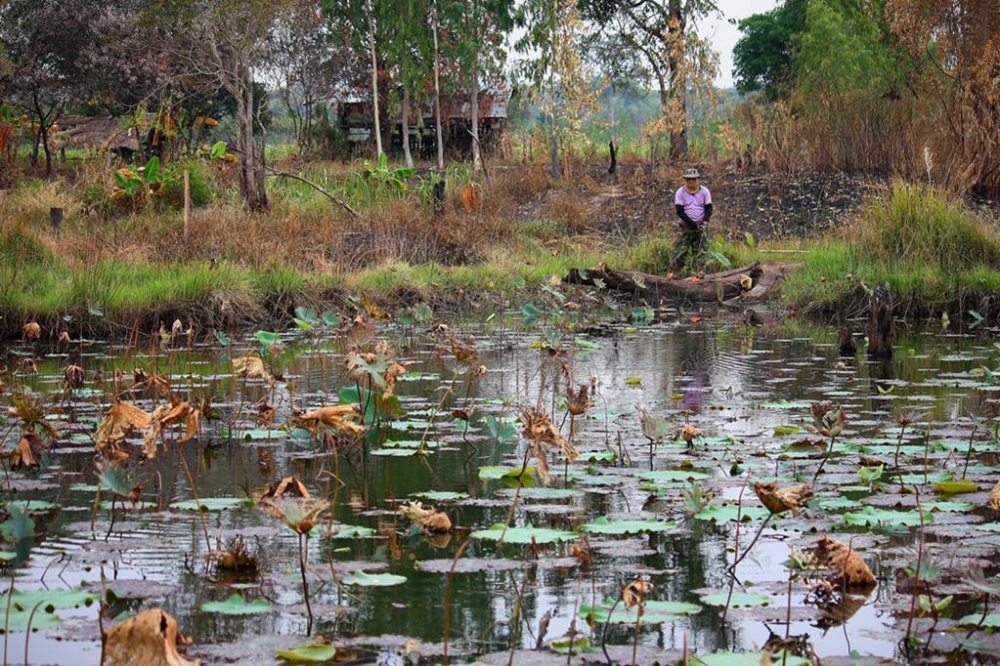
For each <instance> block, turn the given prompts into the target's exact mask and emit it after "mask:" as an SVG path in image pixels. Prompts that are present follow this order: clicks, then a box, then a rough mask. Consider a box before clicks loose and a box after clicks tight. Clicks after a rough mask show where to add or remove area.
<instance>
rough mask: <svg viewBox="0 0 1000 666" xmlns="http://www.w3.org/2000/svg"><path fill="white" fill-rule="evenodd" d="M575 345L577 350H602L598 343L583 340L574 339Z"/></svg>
mask: <svg viewBox="0 0 1000 666" xmlns="http://www.w3.org/2000/svg"><path fill="white" fill-rule="evenodd" d="M573 343H574V344H575V345H576V348H577V349H600V348H601V346H600V345H599V344H597V343H596V342H591V341H590V340H584V339H583V338H573Z"/></svg>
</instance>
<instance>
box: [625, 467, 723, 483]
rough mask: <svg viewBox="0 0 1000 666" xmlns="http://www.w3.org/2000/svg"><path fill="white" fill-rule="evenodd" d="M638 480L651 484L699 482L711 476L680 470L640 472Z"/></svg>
mask: <svg viewBox="0 0 1000 666" xmlns="http://www.w3.org/2000/svg"><path fill="white" fill-rule="evenodd" d="M639 478H640V479H643V480H644V481H651V482H652V483H671V482H675V481H701V480H703V479H710V478H712V475H711V474H705V473H704V472H694V471H687V470H682V469H660V470H656V471H654V472H642V473H641V474H639Z"/></svg>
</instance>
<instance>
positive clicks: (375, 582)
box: [344, 571, 406, 587]
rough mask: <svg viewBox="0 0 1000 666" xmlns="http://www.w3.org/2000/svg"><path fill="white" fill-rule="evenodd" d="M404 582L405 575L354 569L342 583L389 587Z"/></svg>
mask: <svg viewBox="0 0 1000 666" xmlns="http://www.w3.org/2000/svg"><path fill="white" fill-rule="evenodd" d="M405 582H406V576H399V575H396V574H388V573H380V574H369V573H365V572H364V571H356V572H355V573H353V574H352V575H350V576H348V577H347V578H345V579H344V583H345V584H347V585H359V586H361V587H390V586H392V585H402V584H403V583H405Z"/></svg>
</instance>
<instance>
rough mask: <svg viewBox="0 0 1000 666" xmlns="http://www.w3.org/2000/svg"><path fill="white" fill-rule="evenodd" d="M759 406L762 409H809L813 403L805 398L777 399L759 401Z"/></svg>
mask: <svg viewBox="0 0 1000 666" xmlns="http://www.w3.org/2000/svg"><path fill="white" fill-rule="evenodd" d="M757 407H758V408H760V409H809V408H810V407H812V404H811V403H809V402H806V401H805V400H795V401H790V400H775V401H770V402H761V403H758V405H757Z"/></svg>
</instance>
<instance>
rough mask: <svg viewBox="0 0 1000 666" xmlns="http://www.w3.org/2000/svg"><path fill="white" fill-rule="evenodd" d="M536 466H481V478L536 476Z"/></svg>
mask: <svg viewBox="0 0 1000 666" xmlns="http://www.w3.org/2000/svg"><path fill="white" fill-rule="evenodd" d="M534 474H535V468H534V467H531V466H530V465H529V466H528V467H524V468H523V469H522V468H521V467H499V466H496V465H486V466H485V467H480V468H479V478H480V479H484V480H487V479H504V478H507V479H518V478H521V477H530V476H534Z"/></svg>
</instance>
